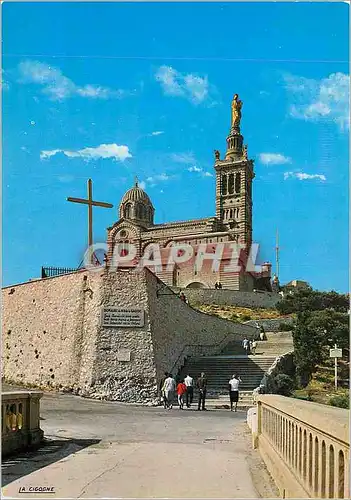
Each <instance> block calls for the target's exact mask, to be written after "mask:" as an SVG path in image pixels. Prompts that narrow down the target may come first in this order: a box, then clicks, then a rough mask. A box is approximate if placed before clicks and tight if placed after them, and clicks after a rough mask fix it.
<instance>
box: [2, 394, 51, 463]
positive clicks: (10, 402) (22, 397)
mask: <svg viewBox="0 0 351 500" xmlns="http://www.w3.org/2000/svg"><path fill="white" fill-rule="evenodd" d="M42 395H43V393H42V392H39V391H30V392H28V391H18V392H3V393H2V449H1V453H2V456H6V455H9V454H11V453H14V452H16V451H20V450H23V449H26V448H28V447H33V446H36V445H38V444H39V443H40V442H41V441H42V439H43V435H44V433H43V431H42V430H41V429H40V421H39V416H40V398H41V397H42Z"/></svg>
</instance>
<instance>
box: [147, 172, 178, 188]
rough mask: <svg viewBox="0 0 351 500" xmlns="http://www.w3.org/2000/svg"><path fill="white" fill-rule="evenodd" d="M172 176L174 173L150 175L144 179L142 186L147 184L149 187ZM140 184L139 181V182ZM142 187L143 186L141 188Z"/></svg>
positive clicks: (168, 179)
mask: <svg viewBox="0 0 351 500" xmlns="http://www.w3.org/2000/svg"><path fill="white" fill-rule="evenodd" d="M173 178H174V175H168V174H166V173H162V174H156V175H150V176H149V177H147V178H146V179H145V181H144V186H146V185H149V186H150V187H155V186H156V185H157V184H159V183H160V182H167V181H170V180H171V179H173ZM139 186H140V183H139ZM143 189H144V188H143Z"/></svg>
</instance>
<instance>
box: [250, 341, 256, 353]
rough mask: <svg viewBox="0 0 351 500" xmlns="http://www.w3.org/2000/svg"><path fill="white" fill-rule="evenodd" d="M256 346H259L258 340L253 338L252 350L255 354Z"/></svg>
mask: <svg viewBox="0 0 351 500" xmlns="http://www.w3.org/2000/svg"><path fill="white" fill-rule="evenodd" d="M256 347H257V342H256V340H255V339H253V341H252V344H251V352H252V354H253V355H254V356H255V354H256Z"/></svg>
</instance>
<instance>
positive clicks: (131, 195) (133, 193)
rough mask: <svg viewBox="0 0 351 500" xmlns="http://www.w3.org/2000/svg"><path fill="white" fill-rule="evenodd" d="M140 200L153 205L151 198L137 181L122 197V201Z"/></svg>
mask: <svg viewBox="0 0 351 500" xmlns="http://www.w3.org/2000/svg"><path fill="white" fill-rule="evenodd" d="M135 201H140V202H142V203H146V204H147V205H150V206H152V203H151V200H150V198H149V197H148V195H147V194H146V193H145V191H144V190H143V189H141V188H140V187H139V186H138V183H137V182H136V183H135V186H133V187H132V188H131V189H129V190H128V191H127V192H126V193H125V195H124V196H123V198H122V201H121V203H122V204H123V203H128V202H132V203H133V202H135Z"/></svg>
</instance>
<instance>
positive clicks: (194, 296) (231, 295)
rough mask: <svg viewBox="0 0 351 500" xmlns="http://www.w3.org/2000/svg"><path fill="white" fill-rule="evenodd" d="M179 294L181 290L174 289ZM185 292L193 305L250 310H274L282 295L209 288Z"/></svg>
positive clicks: (186, 289) (189, 289) (186, 290)
mask: <svg viewBox="0 0 351 500" xmlns="http://www.w3.org/2000/svg"><path fill="white" fill-rule="evenodd" d="M173 290H174V291H175V292H179V290H180V289H179V288H173ZM183 292H184V293H185V295H186V296H187V298H188V300H189V302H190V303H191V304H205V305H211V304H216V305H226V306H238V307H250V308H256V307H257V308H264V309H273V308H275V306H276V305H277V303H278V302H279V300H280V298H281V297H280V295H279V294H277V293H273V292H239V291H235V290H224V289H221V290H215V289H209V288H185V289H183Z"/></svg>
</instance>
